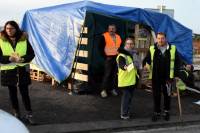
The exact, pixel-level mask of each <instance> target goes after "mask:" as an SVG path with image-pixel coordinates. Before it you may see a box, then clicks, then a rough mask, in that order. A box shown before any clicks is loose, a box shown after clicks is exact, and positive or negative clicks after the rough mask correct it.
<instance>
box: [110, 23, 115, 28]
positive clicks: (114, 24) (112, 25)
mask: <svg viewBox="0 0 200 133" xmlns="http://www.w3.org/2000/svg"><path fill="white" fill-rule="evenodd" d="M109 26H114V27H115V28H116V25H115V24H109V25H108V27H109Z"/></svg>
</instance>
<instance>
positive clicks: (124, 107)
mask: <svg viewBox="0 0 200 133" xmlns="http://www.w3.org/2000/svg"><path fill="white" fill-rule="evenodd" d="M134 88H135V86H127V87H123V88H120V90H122V99H121V115H122V116H126V115H129V113H130V109H131V105H132V104H131V103H132V98H133V92H134Z"/></svg>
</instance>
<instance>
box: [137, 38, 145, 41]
mask: <svg viewBox="0 0 200 133" xmlns="http://www.w3.org/2000/svg"><path fill="white" fill-rule="evenodd" d="M138 41H147V38H138Z"/></svg>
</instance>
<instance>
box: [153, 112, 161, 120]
mask: <svg viewBox="0 0 200 133" xmlns="http://www.w3.org/2000/svg"><path fill="white" fill-rule="evenodd" d="M158 119H160V113H157V112H154V113H153V116H152V118H151V120H152V122H156V121H158Z"/></svg>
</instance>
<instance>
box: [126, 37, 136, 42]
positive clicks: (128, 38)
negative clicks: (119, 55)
mask: <svg viewBox="0 0 200 133" xmlns="http://www.w3.org/2000/svg"><path fill="white" fill-rule="evenodd" d="M128 40H131V41H133V42H134V41H135V39H134V37H127V38H126V40H125V43H126V41H128Z"/></svg>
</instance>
